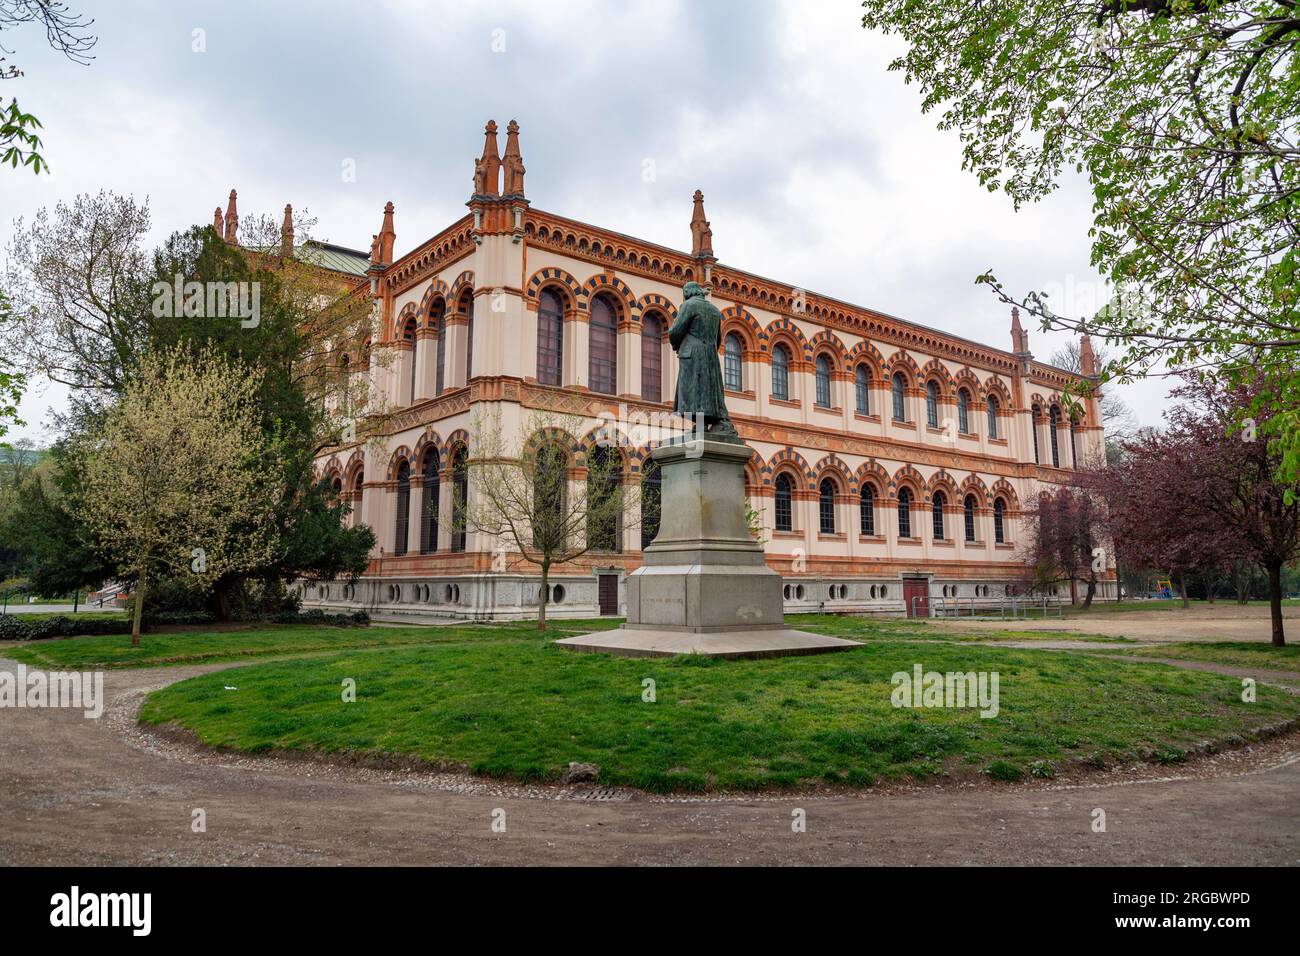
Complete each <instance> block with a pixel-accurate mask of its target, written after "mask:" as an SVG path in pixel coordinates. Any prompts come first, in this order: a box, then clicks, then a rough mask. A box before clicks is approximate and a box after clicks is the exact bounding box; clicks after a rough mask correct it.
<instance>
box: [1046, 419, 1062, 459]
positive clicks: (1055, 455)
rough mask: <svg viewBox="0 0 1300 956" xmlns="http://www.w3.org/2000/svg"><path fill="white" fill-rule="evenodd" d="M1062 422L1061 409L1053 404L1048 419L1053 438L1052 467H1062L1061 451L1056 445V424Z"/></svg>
mask: <svg viewBox="0 0 1300 956" xmlns="http://www.w3.org/2000/svg"><path fill="white" fill-rule="evenodd" d="M1060 423H1061V410H1060V409H1059V408H1057V407H1056V406H1055V405H1053V406H1052V408H1051V412H1050V416H1049V419H1048V423H1047V424H1048V426H1049V433H1050V437H1051V440H1052V467H1053V468H1060V467H1061V453H1060V450H1059V449H1058V448H1057V447H1056V426H1057V425H1059V424H1060Z"/></svg>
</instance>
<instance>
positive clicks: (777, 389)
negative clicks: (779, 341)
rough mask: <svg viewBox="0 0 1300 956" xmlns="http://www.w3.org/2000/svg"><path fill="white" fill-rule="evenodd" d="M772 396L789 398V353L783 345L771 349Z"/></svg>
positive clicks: (787, 399) (786, 399)
mask: <svg viewBox="0 0 1300 956" xmlns="http://www.w3.org/2000/svg"><path fill="white" fill-rule="evenodd" d="M772 397H773V398H779V399H781V400H782V401H789V399H790V353H789V352H788V351H787V350H786V347H785V346H784V345H776V346H775V347H774V348H773V349H772Z"/></svg>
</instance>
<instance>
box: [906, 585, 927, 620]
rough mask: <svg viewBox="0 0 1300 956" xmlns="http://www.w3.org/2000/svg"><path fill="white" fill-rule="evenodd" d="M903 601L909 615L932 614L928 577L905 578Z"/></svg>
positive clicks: (921, 615) (925, 615) (923, 615)
mask: <svg viewBox="0 0 1300 956" xmlns="http://www.w3.org/2000/svg"><path fill="white" fill-rule="evenodd" d="M903 601H904V602H905V603H906V604H907V616H908V617H929V616H930V582H929V580H928V579H927V578H903Z"/></svg>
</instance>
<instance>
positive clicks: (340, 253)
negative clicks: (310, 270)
mask: <svg viewBox="0 0 1300 956" xmlns="http://www.w3.org/2000/svg"><path fill="white" fill-rule="evenodd" d="M295 255H296V256H297V257H298V258H299V259H300V260H302V261H303V262H309V263H311V264H312V265H314V266H320V267H321V268H322V269H329V270H331V271H332V272H344V273H347V274H348V275H352V276H363V275H365V274H366V270H367V269H369V268H370V254H369V253H368V252H359V251H357V250H356V249H349V248H347V246H336V245H334V243H332V242H320V241H318V240H316V239H308V240H307V241H306V242H304V243H302V244H301V245H299V246H298V248H297V251H296V252H295Z"/></svg>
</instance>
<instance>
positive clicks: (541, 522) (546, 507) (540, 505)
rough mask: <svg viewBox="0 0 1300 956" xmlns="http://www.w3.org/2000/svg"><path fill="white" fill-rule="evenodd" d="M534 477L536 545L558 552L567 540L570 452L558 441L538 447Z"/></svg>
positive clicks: (538, 547)
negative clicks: (566, 512) (566, 515)
mask: <svg viewBox="0 0 1300 956" xmlns="http://www.w3.org/2000/svg"><path fill="white" fill-rule="evenodd" d="M533 470H534V477H533V547H535V548H537V549H539V550H541V551H550V552H555V551H557V550H559V549H560V548H563V547H564V546H565V544H566V542H565V540H564V539H565V538H566V537H567V535H568V531H569V527H568V522H567V521H566V520H565V507H566V501H567V499H568V494H567V492H568V489H567V488H566V487H565V486H566V484H567V483H568V477H569V456H568V453H567V452H566V451H565V450H564V448H563V447H562V446H561V445H560V444H559V443H558V442H555V441H545V442H543V443H542V444H541V446H540V447H539V448H538V449H537V459H536V463H535V465H534V469H533Z"/></svg>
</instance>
